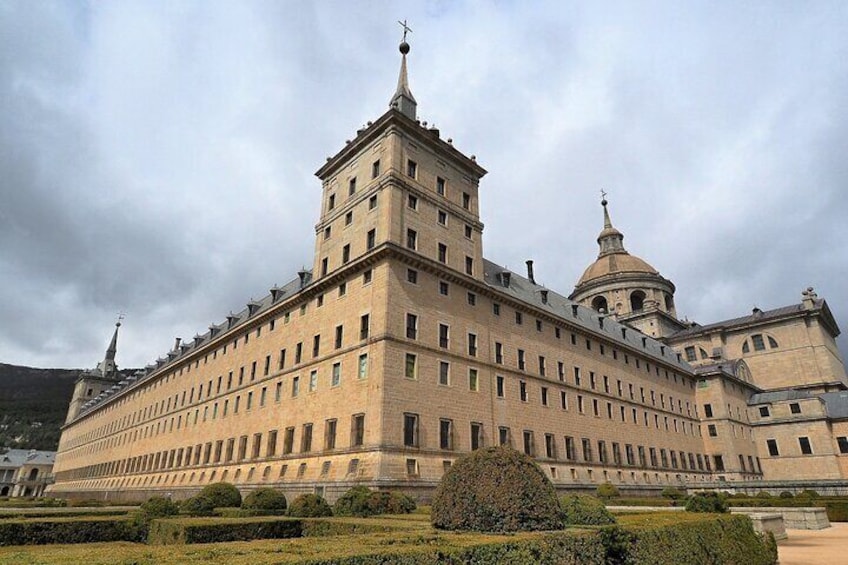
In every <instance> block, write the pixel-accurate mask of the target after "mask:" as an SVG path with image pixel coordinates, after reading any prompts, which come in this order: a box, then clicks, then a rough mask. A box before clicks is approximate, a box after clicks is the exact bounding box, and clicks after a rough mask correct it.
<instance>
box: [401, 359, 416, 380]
mask: <svg viewBox="0 0 848 565" xmlns="http://www.w3.org/2000/svg"><path fill="white" fill-rule="evenodd" d="M417 361H418V359H417V357H416V356H415V354H414V353H407V354H406V362H405V363H404V371H403V372H404V376H405V377H406V378H407V379H415V378H417V377H418V365H417Z"/></svg>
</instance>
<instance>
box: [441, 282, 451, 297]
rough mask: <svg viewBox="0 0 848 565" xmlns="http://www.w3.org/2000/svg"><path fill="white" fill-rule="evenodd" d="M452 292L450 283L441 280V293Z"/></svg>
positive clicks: (445, 294)
mask: <svg viewBox="0 0 848 565" xmlns="http://www.w3.org/2000/svg"><path fill="white" fill-rule="evenodd" d="M449 292H450V285H449V284H448V283H446V282H445V281H439V294H441V295H442V296H447V295H448V293H449Z"/></svg>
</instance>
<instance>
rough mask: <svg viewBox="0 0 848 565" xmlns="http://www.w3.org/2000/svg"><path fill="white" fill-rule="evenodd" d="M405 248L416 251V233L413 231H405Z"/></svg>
mask: <svg viewBox="0 0 848 565" xmlns="http://www.w3.org/2000/svg"><path fill="white" fill-rule="evenodd" d="M406 246H407V247H408V248H409V249H412V250H415V249H418V232H417V231H415V230H413V229H408V230H406Z"/></svg>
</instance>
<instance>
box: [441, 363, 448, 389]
mask: <svg viewBox="0 0 848 565" xmlns="http://www.w3.org/2000/svg"><path fill="white" fill-rule="evenodd" d="M439 384H440V385H444V386H448V385H450V363H448V362H447V361H439Z"/></svg>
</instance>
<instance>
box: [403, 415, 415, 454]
mask: <svg viewBox="0 0 848 565" xmlns="http://www.w3.org/2000/svg"><path fill="white" fill-rule="evenodd" d="M403 444H404V445H405V446H407V447H418V414H404V415H403Z"/></svg>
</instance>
